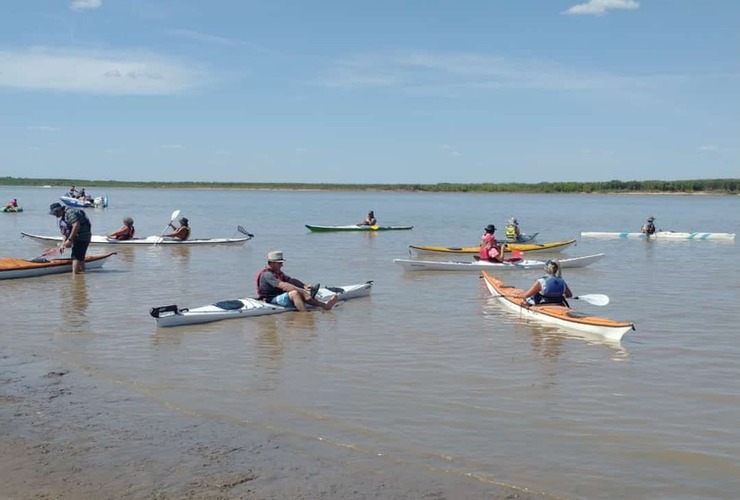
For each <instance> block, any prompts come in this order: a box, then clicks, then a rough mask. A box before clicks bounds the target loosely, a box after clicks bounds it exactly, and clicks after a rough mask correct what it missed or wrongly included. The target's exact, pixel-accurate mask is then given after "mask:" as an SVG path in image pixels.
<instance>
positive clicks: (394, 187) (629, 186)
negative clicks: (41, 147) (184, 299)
mask: <svg viewBox="0 0 740 500" xmlns="http://www.w3.org/2000/svg"><path fill="white" fill-rule="evenodd" d="M0 185H4V186H61V187H63V188H65V189H66V188H67V187H69V186H72V185H75V186H84V187H85V188H91V187H94V188H105V187H126V188H173V189H302V190H322V191H423V192H460V193H476V192H478V193H646V194H650V193H669V194H692V193H709V194H738V191H739V190H740V179H695V180H681V181H618V180H613V181H606V182H538V183H533V184H526V183H518V182H514V183H502V184H494V183H480V184H463V183H454V184H453V183H439V184H322V183H316V184H308V183H269V182H129V181H113V180H107V181H104V180H86V179H31V178H24V177H0Z"/></svg>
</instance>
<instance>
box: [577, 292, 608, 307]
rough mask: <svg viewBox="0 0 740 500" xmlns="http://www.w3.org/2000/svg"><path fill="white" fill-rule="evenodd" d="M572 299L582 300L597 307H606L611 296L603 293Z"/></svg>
mask: <svg viewBox="0 0 740 500" xmlns="http://www.w3.org/2000/svg"><path fill="white" fill-rule="evenodd" d="M569 298H571V299H576V300H582V301H584V302H588V303H589V304H593V305H595V306H605V305H607V304H608V303H609V296H608V295H604V294H602V293H589V294H586V295H578V296H576V297H569Z"/></svg>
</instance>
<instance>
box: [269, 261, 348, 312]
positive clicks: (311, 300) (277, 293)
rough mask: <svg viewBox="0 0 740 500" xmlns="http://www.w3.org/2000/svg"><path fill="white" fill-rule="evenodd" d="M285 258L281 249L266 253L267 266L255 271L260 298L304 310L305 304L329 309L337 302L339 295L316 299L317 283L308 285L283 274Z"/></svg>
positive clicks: (271, 302)
mask: <svg viewBox="0 0 740 500" xmlns="http://www.w3.org/2000/svg"><path fill="white" fill-rule="evenodd" d="M284 263H285V258H284V257H283V252H282V250H272V251H271V252H268V253H267V267H265V268H264V269H262V270H261V271H260V272H259V273H257V278H256V280H255V281H256V284H257V295H258V298H259V299H260V300H264V301H266V302H269V303H270V304H276V305H279V306H283V307H293V308H295V309H298V310H299V311H301V312H306V304H311V305H313V306H316V307H320V308H322V309H324V310H325V311H328V310H330V309H331V308H332V307H334V304H336V303H337V301H338V300H339V297H338V296H337V295H332V297H331V298H330V299H329V300H328V301H326V302H321V301H320V300H317V299H316V298H315V297H316V293H317V292H318V291H319V285H314V286H308V285H306V284H305V283H303V282H302V281H301V280H299V279H296V278H291V277H290V276H288V275H287V274H283V271H282V269H283V264H284Z"/></svg>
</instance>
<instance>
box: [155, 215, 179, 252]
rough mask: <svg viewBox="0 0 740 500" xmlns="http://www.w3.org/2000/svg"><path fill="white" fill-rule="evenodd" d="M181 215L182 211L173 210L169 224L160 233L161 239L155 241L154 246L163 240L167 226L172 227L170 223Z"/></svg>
mask: <svg viewBox="0 0 740 500" xmlns="http://www.w3.org/2000/svg"><path fill="white" fill-rule="evenodd" d="M179 215H180V211H179V210H175V211H174V212H172V215H171V216H170V221H169V222H168V223H167V225H166V226H165V227H164V229H163V230H162V234H160V235H159V239H158V240H157V241H155V242H154V246H157V243H159V242H160V241H162V239H163V238H164V233H166V232H167V228H168V227H170V225H171V224H172V222H173V221H174V220H175V219H177V217H178V216H179Z"/></svg>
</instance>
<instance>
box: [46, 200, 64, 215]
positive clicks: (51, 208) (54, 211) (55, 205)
mask: <svg viewBox="0 0 740 500" xmlns="http://www.w3.org/2000/svg"><path fill="white" fill-rule="evenodd" d="M62 208H64V206H62V204H61V203H52V204H51V205H49V215H56V214H57V211H58V210H60V209H62Z"/></svg>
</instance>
